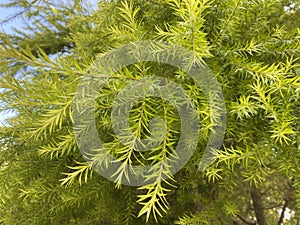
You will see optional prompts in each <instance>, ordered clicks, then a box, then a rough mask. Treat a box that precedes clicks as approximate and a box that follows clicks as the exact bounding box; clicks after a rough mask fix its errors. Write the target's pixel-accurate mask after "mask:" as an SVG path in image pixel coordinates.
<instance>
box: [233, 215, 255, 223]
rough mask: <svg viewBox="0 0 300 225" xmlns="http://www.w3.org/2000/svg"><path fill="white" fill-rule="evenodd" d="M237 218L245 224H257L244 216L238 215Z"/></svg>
mask: <svg viewBox="0 0 300 225" xmlns="http://www.w3.org/2000/svg"><path fill="white" fill-rule="evenodd" d="M237 217H238V218H239V219H240V220H241V221H243V222H244V223H245V224H248V225H256V222H255V221H248V220H247V219H246V218H244V217H243V216H242V215H240V214H238V215H237Z"/></svg>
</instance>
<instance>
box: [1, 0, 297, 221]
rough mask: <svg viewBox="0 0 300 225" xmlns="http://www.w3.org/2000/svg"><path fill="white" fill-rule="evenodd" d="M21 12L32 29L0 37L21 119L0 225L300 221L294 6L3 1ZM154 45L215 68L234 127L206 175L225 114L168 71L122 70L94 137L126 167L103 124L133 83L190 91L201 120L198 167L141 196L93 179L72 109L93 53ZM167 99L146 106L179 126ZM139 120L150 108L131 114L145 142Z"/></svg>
mask: <svg viewBox="0 0 300 225" xmlns="http://www.w3.org/2000/svg"><path fill="white" fill-rule="evenodd" d="M12 6H18V7H19V8H20V9H23V13H22V14H23V16H24V17H25V18H26V21H24V30H26V32H24V30H19V31H18V32H17V34H8V33H5V32H2V33H1V34H0V37H1V48H0V64H1V65H0V66H1V81H0V87H1V88H3V90H4V91H3V92H1V94H0V100H1V101H2V102H4V104H3V105H1V110H10V109H13V110H17V112H18V115H17V116H16V117H15V118H12V119H10V120H9V121H8V122H9V124H8V126H5V127H1V128H0V136H1V154H0V162H1V166H0V169H1V177H0V186H1V193H0V209H1V210H0V222H1V223H2V224H145V223H146V221H147V224H157V223H158V224H214V225H215V224H258V225H265V224H279V225H280V224H282V222H283V220H284V217H285V216H284V211H288V210H289V211H290V214H291V219H290V220H289V221H285V223H284V224H293V225H294V224H299V223H300V222H299V221H300V219H299V206H300V202H299V199H300V191H299V190H300V189H299V186H300V180H299V179H300V177H299V174H300V173H299V172H300V168H299V160H300V153H299V150H300V147H299V146H300V144H299V143H300V139H299V137H300V136H299V131H300V130H299V121H300V120H299V115H300V113H299V110H300V103H299V102H300V101H299V95H300V75H299V71H300V68H299V46H300V45H299V43H300V28H299V24H300V19H299V16H298V15H299V2H298V1H290V0H275V1H274V0H264V1H263V0H254V1H246V0H215V1H210V0H182V1H180V0H170V1H160V0H155V1H143V0H135V1H99V2H98V9H97V10H92V9H91V8H89V7H86V4H85V3H84V2H83V1H73V2H70V3H65V2H62V3H60V2H53V1H44V0H43V1H42V0H38V1H32V2H29V1H24V0H19V1H12V2H7V3H3V4H1V7H8V8H9V7H12ZM26 22H28V23H27V24H26ZM147 39H155V40H164V41H169V42H170V43H176V44H180V45H182V46H183V47H186V48H188V49H189V50H191V51H193V52H194V54H195V55H196V56H197V58H196V59H197V60H199V61H201V60H202V61H204V62H205V63H206V64H207V65H208V66H209V67H210V68H211V69H212V71H213V73H214V74H215V76H216V78H217V79H218V81H219V82H220V83H221V85H222V89H223V93H224V96H225V99H226V107H227V111H228V114H227V121H228V124H227V128H226V137H225V141H224V145H223V147H222V149H221V151H218V152H216V154H215V158H216V160H215V162H214V163H213V164H212V165H211V166H210V167H209V168H207V169H206V170H205V171H204V172H199V171H198V166H199V160H200V159H201V156H202V154H203V149H204V147H205V145H206V141H207V138H208V136H209V133H210V132H212V127H213V125H214V124H213V122H214V121H213V120H212V118H214V116H216V115H214V112H212V111H211V110H210V108H209V106H208V104H207V101H206V99H205V97H204V95H203V93H202V91H201V90H200V89H199V88H197V87H196V85H195V84H193V82H192V81H190V80H188V79H187V78H186V76H185V74H183V73H181V72H180V71H176V70H174V68H170V67H168V66H166V65H164V66H158V65H155V64H147V63H145V64H139V65H135V66H132V67H128V69H127V70H126V69H124V70H122V71H120V72H119V73H118V74H117V76H118V77H119V79H117V80H116V81H114V82H111V83H109V84H108V85H107V87H106V89H105V91H103V92H101V93H99V95H101V96H102V97H101V98H99V104H98V105H97V107H99V112H97V113H99V115H97V116H98V117H97V118H98V119H99V120H98V122H99V135H100V136H105V138H107V139H106V140H107V143H108V144H107V145H108V147H110V148H109V149H110V151H111V152H112V153H113V154H115V155H117V156H119V157H120V158H121V160H123V161H126V159H128V157H129V156H128V153H130V152H132V151H133V150H132V149H129V148H126V149H125V150H124V149H123V148H122V146H121V147H120V146H119V145H116V144H117V141H116V139H115V136H114V135H113V133H112V132H111V127H110V123H109V122H110V121H109V118H108V116H107V115H108V112H109V110H108V108H109V106H110V102H111V100H112V99H113V98H112V97H113V94H114V93H116V92H118V91H119V90H121V89H122V87H123V86H124V85H125V83H124V79H125V80H126V79H127V78H132V77H133V78H135V79H140V78H141V77H143V76H145V75H147V74H151V73H153V72H155V73H158V74H164V76H166V77H167V78H169V79H172V80H174V81H176V82H177V83H179V84H180V85H181V86H182V87H183V88H184V89H185V90H186V91H187V92H188V93H189V96H190V98H192V99H193V100H194V104H195V105H196V106H197V107H198V109H199V117H200V118H201V134H200V136H199V140H200V144H199V146H197V151H196V152H195V154H194V155H193V158H192V159H191V160H190V161H189V163H188V164H187V165H186V166H185V167H184V168H183V169H182V170H181V171H180V172H178V173H177V174H175V175H174V176H173V177H170V179H169V180H167V181H164V182H162V181H161V180H160V179H159V177H158V179H157V180H156V181H155V182H153V183H152V184H149V185H145V186H143V187H139V188H136V187H130V186H121V185H118V183H117V185H116V184H114V183H113V182H110V181H108V180H106V179H104V178H102V177H101V176H99V175H98V174H96V173H93V171H92V170H91V166H90V165H89V164H87V163H86V161H85V160H84V159H83V157H82V155H81V154H80V152H79V150H78V147H77V145H76V140H75V138H74V135H73V131H72V116H71V115H72V113H71V111H72V103H73V99H74V94H75V90H76V85H77V83H78V80H79V79H80V78H81V77H82V76H86V74H87V73H86V71H87V70H88V69H89V66H90V65H91V64H92V63H93V60H94V59H95V58H96V57H97V56H99V55H101V54H103V53H105V52H107V51H109V50H110V49H112V48H115V47H119V46H122V45H124V44H126V43H128V42H133V41H138V40H147ZM197 60H195V61H194V63H198V61H197ZM162 71H163V72H164V73H162ZM158 103H159V102H158ZM158 103H157V102H156V101H155V100H153V99H146V100H145V101H144V102H141V104H145V108H146V109H147V110H148V111H147V112H149V114H153V112H156V113H157V114H158V115H160V116H166V115H168V116H170V118H171V121H170V122H168V125H169V126H170V127H172V126H175V124H174V122H173V121H176V114H174V113H173V114H172V108H168V110H167V111H166V112H163V111H162V110H159V108H160V107H159V106H160V105H159V104H158ZM151 109H152V110H153V111H151ZM135 115H142V114H141V107H137V108H136V111H133V112H132V122H133V125H132V129H133V130H134V131H135V132H136V134H137V135H138V136H140V137H143V136H147V135H149V134H147V132H146V131H145V130H147V127H148V124H149V120H150V117H147V116H143V115H142V116H139V117H136V116H135ZM139 122H141V123H142V124H143V129H140V130H139V129H138V128H137V127H136V124H137V123H139ZM175 128H176V126H175ZM173 131H176V129H171V130H170V132H171V133H172V132H173ZM170 137H172V138H175V139H176V137H177V136H176V134H173V136H172V135H170ZM168 143H169V146H171V147H172V146H173V145H174V143H172V139H171V138H170V139H168ZM171 147H170V148H169V149H168V151H169V152H171V149H172V148H171ZM167 153H168V152H167ZM163 154H166V153H164V152H163V151H161V150H157V151H156V152H154V153H153V155H152V156H153V157H152V158H151V160H152V161H155V162H160V163H165V162H164V160H163V157H162V155H163ZM168 154H169V153H168ZM170 154H171V153H170ZM141 158H142V159H144V160H145V161H146V162H148V161H147V158H150V156H149V155H142V156H141ZM151 160H150V162H152V161H151ZM163 172H166V173H167V172H168V171H163ZM116 203H118V204H116ZM282 212H283V213H282Z"/></svg>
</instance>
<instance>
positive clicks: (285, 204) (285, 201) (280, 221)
mask: <svg viewBox="0 0 300 225" xmlns="http://www.w3.org/2000/svg"><path fill="white" fill-rule="evenodd" d="M287 205H288V200H287V199H285V200H284V204H283V206H282V210H281V214H280V217H279V219H278V225H282V223H283V219H284V213H285V210H286V207H287Z"/></svg>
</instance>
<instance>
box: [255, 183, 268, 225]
mask: <svg viewBox="0 0 300 225" xmlns="http://www.w3.org/2000/svg"><path fill="white" fill-rule="evenodd" d="M251 198H252V201H253V207H254V212H255V216H256V220H257V223H258V225H267V221H266V218H265V212H264V206H263V202H262V199H261V193H260V191H259V190H258V189H257V188H256V187H255V186H253V187H252V188H251Z"/></svg>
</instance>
